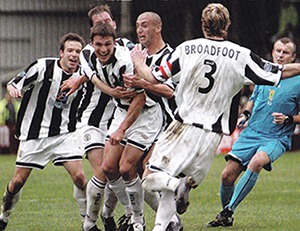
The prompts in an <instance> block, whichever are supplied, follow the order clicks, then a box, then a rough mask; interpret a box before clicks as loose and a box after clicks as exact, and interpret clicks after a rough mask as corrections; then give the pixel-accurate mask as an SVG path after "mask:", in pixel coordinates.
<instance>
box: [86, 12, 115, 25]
mask: <svg viewBox="0 0 300 231" xmlns="http://www.w3.org/2000/svg"><path fill="white" fill-rule="evenodd" d="M92 20H93V24H94V26H95V25H97V24H105V23H107V24H109V25H111V26H112V27H113V28H114V29H115V30H116V29H117V25H116V22H115V21H113V20H112V18H111V17H110V15H109V13H107V12H106V11H104V12H102V13H100V14H95V15H93V16H92Z"/></svg>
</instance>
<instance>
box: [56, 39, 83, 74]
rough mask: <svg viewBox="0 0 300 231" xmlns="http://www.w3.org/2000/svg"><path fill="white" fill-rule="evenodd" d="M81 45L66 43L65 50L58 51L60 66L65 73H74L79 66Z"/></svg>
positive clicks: (74, 42)
mask: <svg viewBox="0 0 300 231" xmlns="http://www.w3.org/2000/svg"><path fill="white" fill-rule="evenodd" d="M81 50H82V45H81V43H80V42H77V41H66V43H65V49H64V50H63V51H60V52H59V54H60V65H61V67H62V69H64V70H65V71H66V72H69V73H74V72H75V71H76V69H77V67H78V65H79V55H80V52H81Z"/></svg>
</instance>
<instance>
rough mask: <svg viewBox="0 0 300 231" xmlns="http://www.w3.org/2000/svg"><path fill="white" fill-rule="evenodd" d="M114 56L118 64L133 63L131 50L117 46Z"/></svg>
mask: <svg viewBox="0 0 300 231" xmlns="http://www.w3.org/2000/svg"><path fill="white" fill-rule="evenodd" d="M114 56H115V58H116V60H117V61H118V62H123V63H128V62H132V61H131V56H130V50H129V49H128V48H127V47H122V46H115V53H114Z"/></svg>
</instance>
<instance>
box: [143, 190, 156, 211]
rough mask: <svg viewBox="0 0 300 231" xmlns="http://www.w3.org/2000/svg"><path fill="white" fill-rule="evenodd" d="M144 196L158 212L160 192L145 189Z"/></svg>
mask: <svg viewBox="0 0 300 231" xmlns="http://www.w3.org/2000/svg"><path fill="white" fill-rule="evenodd" d="M144 197H145V198H144V199H145V202H146V203H147V204H148V205H149V206H150V208H151V209H153V210H154V211H155V212H156V211H157V208H158V203H159V200H160V195H159V192H153V191H146V190H144Z"/></svg>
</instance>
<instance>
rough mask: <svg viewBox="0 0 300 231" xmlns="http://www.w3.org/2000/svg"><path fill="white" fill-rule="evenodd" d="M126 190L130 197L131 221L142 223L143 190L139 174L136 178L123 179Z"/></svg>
mask: <svg viewBox="0 0 300 231" xmlns="http://www.w3.org/2000/svg"><path fill="white" fill-rule="evenodd" d="M125 185H126V192H127V194H128V196H129V198H130V204H131V209H132V218H131V220H132V222H133V223H140V224H143V223H144V192H143V188H142V181H141V179H140V177H139V176H137V177H136V178H134V179H132V180H129V181H125Z"/></svg>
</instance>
